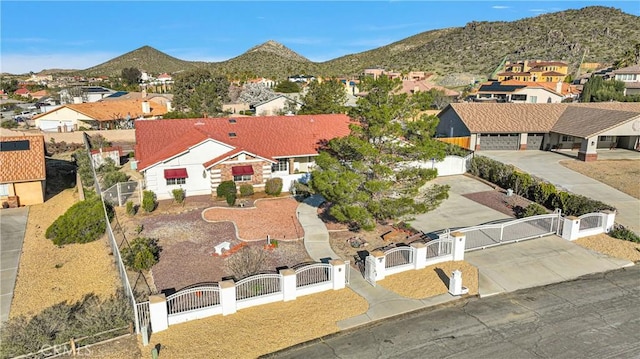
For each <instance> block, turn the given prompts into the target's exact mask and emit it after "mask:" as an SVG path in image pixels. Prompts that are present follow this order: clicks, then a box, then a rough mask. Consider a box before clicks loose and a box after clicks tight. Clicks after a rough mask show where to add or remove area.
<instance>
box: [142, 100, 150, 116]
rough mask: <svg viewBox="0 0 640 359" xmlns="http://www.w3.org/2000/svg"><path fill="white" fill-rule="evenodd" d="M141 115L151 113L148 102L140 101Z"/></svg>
mask: <svg viewBox="0 0 640 359" xmlns="http://www.w3.org/2000/svg"><path fill="white" fill-rule="evenodd" d="M142 113H143V114H149V113H151V106H150V105H149V101H142Z"/></svg>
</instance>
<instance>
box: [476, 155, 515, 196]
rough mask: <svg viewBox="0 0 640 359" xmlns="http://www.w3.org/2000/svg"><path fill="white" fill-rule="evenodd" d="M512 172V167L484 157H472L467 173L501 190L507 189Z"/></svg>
mask: <svg viewBox="0 0 640 359" xmlns="http://www.w3.org/2000/svg"><path fill="white" fill-rule="evenodd" d="M514 170H515V168H514V167H513V166H510V165H506V164H504V163H502V162H499V161H496V160H492V159H490V158H488V157H484V156H474V157H473V158H472V159H471V163H470V164H469V173H471V174H473V175H474V176H478V177H480V178H482V179H485V180H487V181H489V182H491V183H495V184H496V185H498V186H500V187H502V188H507V187H509V178H510V176H511V175H512V174H513V172H514Z"/></svg>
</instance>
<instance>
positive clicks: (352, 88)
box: [339, 79, 360, 96]
mask: <svg viewBox="0 0 640 359" xmlns="http://www.w3.org/2000/svg"><path fill="white" fill-rule="evenodd" d="M339 81H340V83H341V84H342V85H344V91H345V92H346V94H347V95H350V96H355V95H357V94H359V93H360V88H359V87H358V85H359V84H360V81H359V80H348V79H340V80H339Z"/></svg>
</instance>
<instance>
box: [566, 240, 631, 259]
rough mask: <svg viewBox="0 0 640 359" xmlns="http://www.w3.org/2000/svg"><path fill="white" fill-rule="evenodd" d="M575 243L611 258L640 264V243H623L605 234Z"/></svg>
mask: <svg viewBox="0 0 640 359" xmlns="http://www.w3.org/2000/svg"><path fill="white" fill-rule="evenodd" d="M574 243H576V244H578V245H580V246H582V247H585V248H587V249H591V250H592V251H595V252H600V253H603V254H606V255H608V256H611V257H615V258H621V259H627V260H630V261H632V262H636V263H637V262H640V243H634V242H629V241H623V240H621V239H617V238H613V237H610V236H608V235H607V234H604V233H602V234H598V235H595V236H590V237H584V238H580V239H578V240H576V241H575V242H574Z"/></svg>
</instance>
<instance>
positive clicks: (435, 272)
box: [376, 261, 478, 299]
mask: <svg viewBox="0 0 640 359" xmlns="http://www.w3.org/2000/svg"><path fill="white" fill-rule="evenodd" d="M456 269H457V270H459V271H461V272H462V285H463V286H464V287H467V288H469V295H476V294H478V269H477V268H476V267H474V266H473V265H471V264H469V263H468V262H465V261H458V262H444V263H439V264H435V265H431V266H428V267H426V268H424V269H421V270H410V271H406V272H402V273H397V274H393V275H391V276H388V277H386V278H385V279H383V280H381V281H379V282H376V284H378V285H380V286H381V287H384V288H387V289H389V290H391V291H393V292H396V293H398V294H400V295H401V296H403V297H407V298H413V299H423V298H429V297H433V296H436V295H440V294H444V293H447V292H448V291H449V278H450V277H451V274H452V273H453V271H454V270H456Z"/></svg>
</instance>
